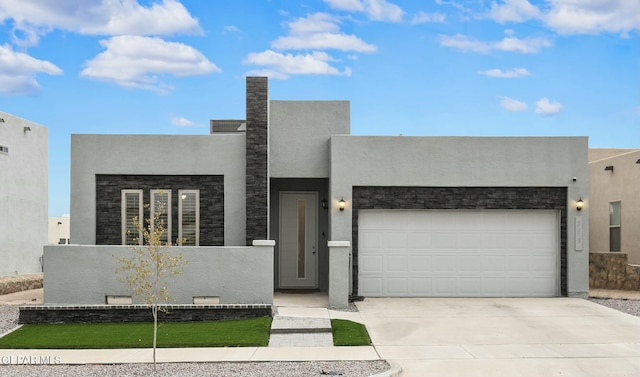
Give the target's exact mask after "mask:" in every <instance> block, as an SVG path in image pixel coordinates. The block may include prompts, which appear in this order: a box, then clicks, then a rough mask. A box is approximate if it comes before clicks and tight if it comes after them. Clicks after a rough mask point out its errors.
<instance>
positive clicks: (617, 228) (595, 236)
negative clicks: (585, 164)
mask: <svg viewBox="0 0 640 377" xmlns="http://www.w3.org/2000/svg"><path fill="white" fill-rule="evenodd" d="M589 179H590V186H589V198H590V216H589V222H590V224H589V228H590V233H589V244H590V248H591V250H593V251H600V252H606V251H611V252H623V253H626V254H627V256H628V261H629V263H630V264H635V265H640V149H589Z"/></svg>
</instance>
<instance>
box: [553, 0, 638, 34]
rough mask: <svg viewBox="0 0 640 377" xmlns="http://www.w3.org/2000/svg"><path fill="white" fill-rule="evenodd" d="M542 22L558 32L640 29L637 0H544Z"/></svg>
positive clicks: (616, 31)
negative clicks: (546, 4) (545, 4)
mask: <svg viewBox="0 0 640 377" xmlns="http://www.w3.org/2000/svg"><path fill="white" fill-rule="evenodd" d="M547 2H548V3H549V10H548V11H547V12H545V14H544V15H543V16H542V19H543V21H544V22H545V24H546V25H547V26H548V27H549V28H551V29H553V30H554V31H556V32H558V33H560V34H599V33H620V34H623V35H626V34H627V33H629V32H630V31H633V30H640V1H638V0H547Z"/></svg>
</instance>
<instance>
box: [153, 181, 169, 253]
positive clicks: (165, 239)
mask: <svg viewBox="0 0 640 377" xmlns="http://www.w3.org/2000/svg"><path fill="white" fill-rule="evenodd" d="M156 212H159V215H158V219H159V221H160V222H161V226H162V227H163V228H164V230H165V231H164V232H163V233H162V236H161V237H160V242H161V243H162V244H163V245H165V244H167V243H168V244H171V190H165V189H160V190H151V216H150V217H151V228H152V229H153V228H154V227H155V224H154V221H155V218H156V216H155V214H156Z"/></svg>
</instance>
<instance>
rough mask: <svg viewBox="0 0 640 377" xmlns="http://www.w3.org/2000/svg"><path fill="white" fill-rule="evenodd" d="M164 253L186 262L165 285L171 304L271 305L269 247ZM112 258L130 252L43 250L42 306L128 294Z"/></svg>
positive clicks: (92, 248) (75, 248)
mask: <svg viewBox="0 0 640 377" xmlns="http://www.w3.org/2000/svg"><path fill="white" fill-rule="evenodd" d="M169 251H170V252H171V253H180V254H182V256H183V259H184V260H185V261H186V262H187V264H186V265H185V266H184V269H183V272H182V274H180V275H177V276H176V277H175V278H174V279H171V280H170V281H169V287H168V289H169V293H170V295H171V297H172V298H173V300H174V302H173V303H176V304H192V303H193V297H194V296H218V297H220V303H221V304H271V303H272V302H273V268H272V266H273V246H259V247H255V246H245V247H203V246H201V247H186V246H185V247H172V248H170V250H169ZM114 255H115V256H119V257H129V256H131V255H133V252H132V250H131V249H130V248H129V247H127V246H78V245H72V246H63V245H61V246H45V248H44V287H45V288H44V303H45V304H47V305H54V304H75V305H85V304H87V305H88V304H105V303H106V296H107V295H131V292H129V290H128V289H127V287H126V285H125V284H124V283H122V282H120V281H118V280H117V279H116V272H115V271H116V268H117V267H118V262H117V260H116V259H115V258H114ZM122 276H123V277H124V275H122ZM134 303H142V302H140V301H139V300H138V301H134Z"/></svg>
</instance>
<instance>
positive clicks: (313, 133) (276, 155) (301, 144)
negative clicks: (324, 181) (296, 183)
mask: <svg viewBox="0 0 640 377" xmlns="http://www.w3.org/2000/svg"><path fill="white" fill-rule="evenodd" d="M349 106H350V103H349V101H270V110H269V170H270V175H271V177H272V178H328V177H329V139H330V137H331V135H341V134H349V133H350V110H349Z"/></svg>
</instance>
